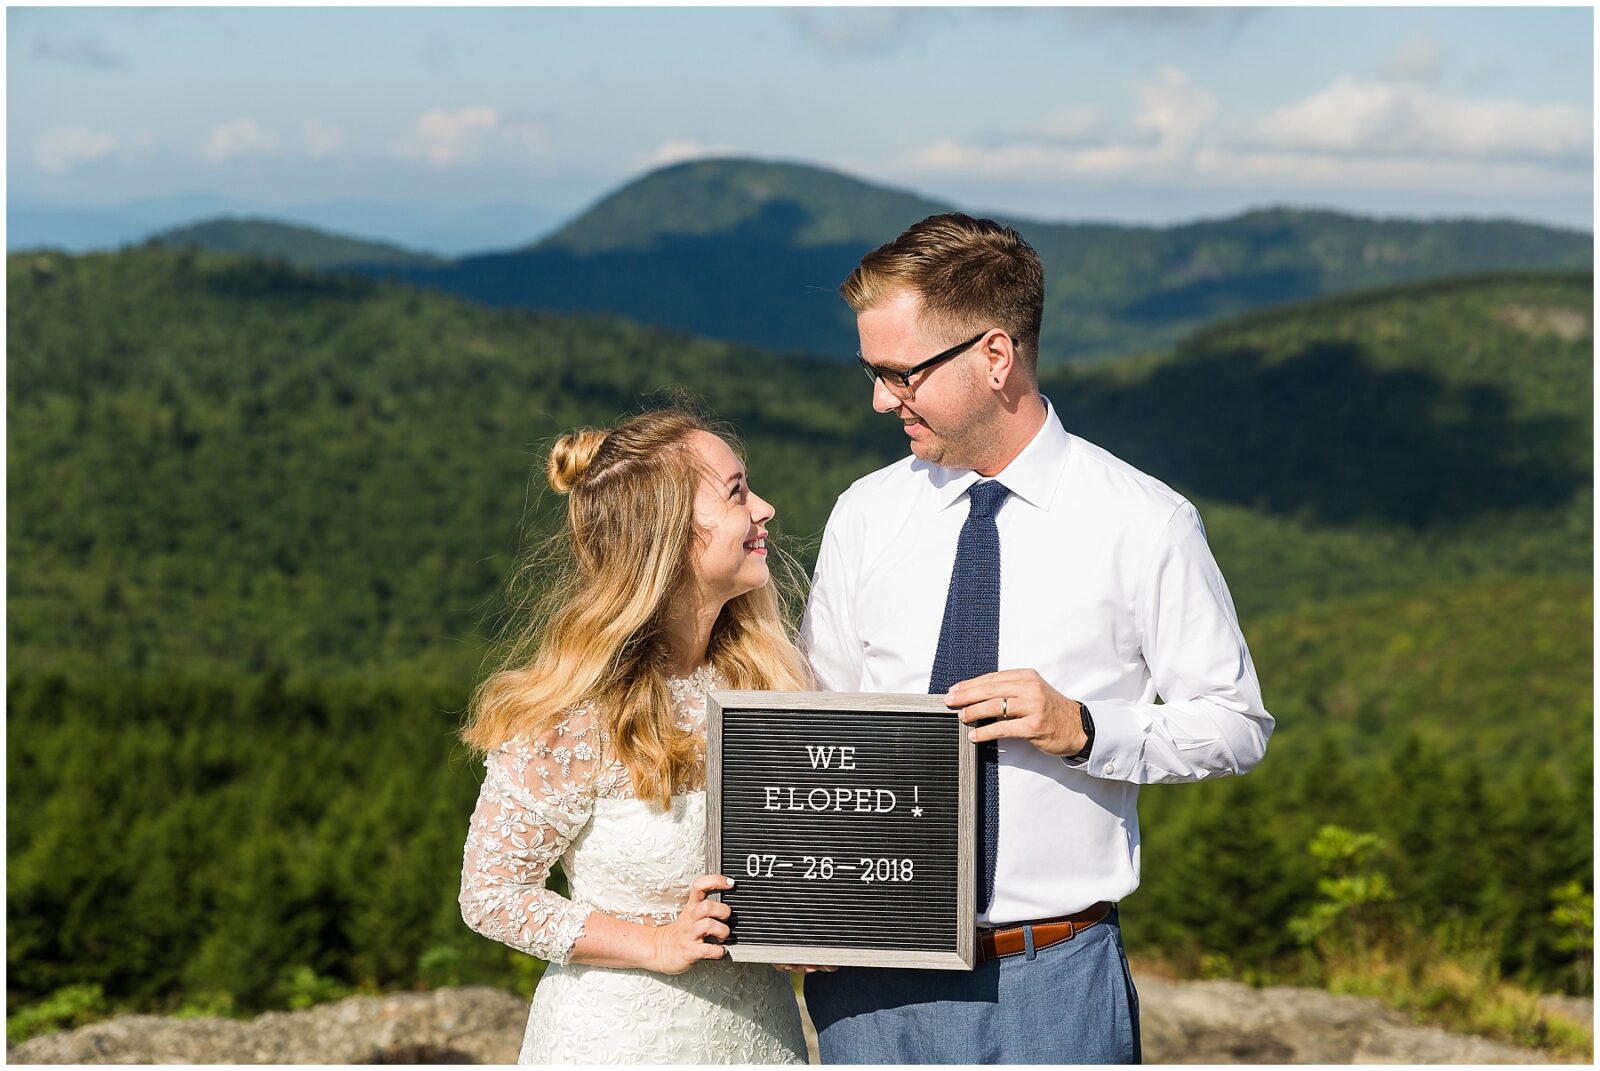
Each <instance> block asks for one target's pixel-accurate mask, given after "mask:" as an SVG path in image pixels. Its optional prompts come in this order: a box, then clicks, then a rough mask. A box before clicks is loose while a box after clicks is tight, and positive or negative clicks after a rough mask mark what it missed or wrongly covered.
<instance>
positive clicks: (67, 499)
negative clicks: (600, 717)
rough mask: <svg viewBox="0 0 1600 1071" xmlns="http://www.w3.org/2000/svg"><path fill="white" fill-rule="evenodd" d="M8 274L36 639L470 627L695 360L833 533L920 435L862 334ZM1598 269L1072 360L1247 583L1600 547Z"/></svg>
mask: <svg viewBox="0 0 1600 1071" xmlns="http://www.w3.org/2000/svg"><path fill="white" fill-rule="evenodd" d="M8 285H9V295H10V299H11V301H10V307H11V310H12V314H11V318H10V325H9V339H8V343H9V353H10V361H9V386H10V391H9V397H8V405H9V410H8V418H9V427H10V441H9V452H8V472H9V479H10V502H11V506H12V509H11V511H10V519H9V521H8V535H9V546H10V577H11V581H10V607H9V609H10V615H9V618H10V634H9V642H10V647H11V651H12V653H13V656H14V657H15V656H17V655H25V656H26V657H27V658H28V659H29V660H30V661H31V660H39V661H41V662H45V663H52V664H53V663H55V662H57V661H60V660H62V659H72V658H76V657H80V656H82V655H83V654H84V653H88V652H92V654H93V657H94V658H95V659H96V660H97V661H98V662H100V663H102V664H111V665H123V666H128V667H140V666H146V667H157V666H168V667H170V666H183V667H188V668H191V669H194V668H199V667H202V666H212V667H232V668H239V667H245V668H252V669H263V668H268V667H272V666H277V665H293V666H298V667H316V666H323V667H333V666H344V665H348V664H352V663H365V662H368V661H371V660H374V659H382V660H393V659H411V658H417V657H423V658H428V659H440V658H445V657H447V656H453V657H456V658H458V659H461V660H463V662H472V657H469V654H470V655H472V656H475V655H476V653H477V652H479V651H480V646H479V645H480V644H481V641H482V639H483V638H484V632H485V629H487V628H488V627H490V626H491V625H492V620H491V616H492V608H493V600H492V598H491V595H492V593H493V591H494V590H495V585H496V583H497V581H498V580H499V578H500V577H502V576H503V575H504V573H505V571H506V568H507V566H508V564H509V562H510V558H511V555H512V554H513V553H514V551H515V548H516V545H517V531H516V526H517V522H518V518H519V516H520V515H521V513H522V511H523V507H524V502H525V501H527V502H529V503H531V505H532V507H533V518H534V519H535V521H538V520H539V519H540V518H544V517H546V516H548V514H549V509H550V508H551V507H552V506H553V505H554V504H556V503H557V502H558V500H555V499H554V496H551V495H549V494H548V493H546V492H543V491H542V480H541V479H539V478H537V476H535V478H534V479H533V481H532V483H531V484H530V480H529V473H530V471H531V470H532V469H533V468H534V467H536V465H537V463H538V461H539V460H540V450H541V448H542V446H543V444H547V443H548V442H549V441H550V440H551V438H552V437H553V436H554V435H555V434H556V433H558V432H559V431H560V430H562V429H563V428H565V427H568V426H571V425H573V424H576V423H580V422H584V421H592V422H604V421H608V420H611V419H614V417H615V416H616V415H617V414H618V413H620V412H623V411H625V410H627V409H629V408H632V407H634V406H635V405H637V404H638V403H639V401H640V399H641V398H642V397H643V396H644V395H645V394H646V393H648V392H650V391H653V390H656V389H658V388H662V387H664V386H667V385H670V384H685V385H687V386H689V387H690V388H692V389H693V390H694V391H696V392H698V393H699V394H700V395H701V396H702V397H703V398H705V400H706V401H707V402H708V403H709V404H710V406H711V407H712V408H713V409H714V410H716V411H717V412H719V413H720V414H722V415H723V416H725V417H726V418H728V419H730V420H733V421H734V422H735V423H736V424H737V425H738V427H739V428H740V430H741V431H742V432H743V434H744V435H745V437H746V438H747V440H748V442H749V445H750V450H751V454H752V464H753V473H754V476H755V480H756V486H757V487H758V489H759V488H763V487H764V488H765V489H766V490H767V491H770V492H772V497H773V499H774V500H775V501H776V502H777V504H778V507H779V510H780V516H779V522H780V525H781V531H784V532H787V533H788V534H789V535H790V537H791V546H792V547H793V548H794V549H795V550H796V551H798V553H799V554H800V556H801V557H802V558H803V559H805V560H809V552H808V545H807V542H806V541H807V540H810V539H814V537H815V536H816V535H817V534H818V533H819V531H820V529H821V525H822V522H823V521H824V520H825V518H826V515H827V511H828V509H829V508H830V507H831V504H832V499H833V496H834V495H835V494H836V493H837V492H838V490H840V489H842V488H843V487H844V486H845V485H846V484H848V482H849V481H850V480H851V479H853V478H854V477H855V476H857V475H860V474H862V473H864V472H866V471H868V470H869V469H871V468H873V467H876V466H877V465H879V464H882V463H884V462H886V461H888V460H889V459H891V458H893V457H894V456H896V455H897V454H898V452H899V451H900V450H901V449H902V446H901V444H900V440H899V437H898V436H897V434H896V432H895V429H894V428H893V426H892V423H891V422H890V421H888V420H886V419H885V418H882V417H880V416H877V415H876V414H873V413H872V412H871V410H870V408H869V405H868V394H867V391H866V385H865V383H864V382H863V381H862V380H861V377H860V374H859V373H858V372H857V371H855V370H854V369H851V368H847V367H841V366H839V365H836V364H831V363H827V362H810V361H803V360H801V361H778V360H774V359H773V358H772V357H771V356H770V355H769V354H764V353H761V352H760V351H755V350H750V349H744V348H740V347H737V346H733V345H729V344H725V343H717V342H710V341H706V340H701V339H693V338H689V337H685V336H681V335H671V334H665V333H662V332H658V331H653V330H650V329H646V328H641V327H638V326H635V325H630V324H627V323H625V322H622V321H617V320H598V319H573V318H567V317H556V316H539V315H533V314H524V313H496V312H491V311H488V310H483V309H480V308H476V307H474V306H472V305H469V304H466V303H463V302H459V301H454V300H451V299H447V298H443V297H439V296H436V295H431V294H426V293H418V292H413V291H409V290H405V289H402V288H399V287H394V286H382V285H375V284H372V283H367V282H362V281H359V280H351V279H339V278H335V277H330V276H323V275H317V274H312V273H305V272H298V271H295V270H293V269H289V268H285V267H274V266H271V265H268V264H264V263H260V262H254V261H249V260H239V259H229V258H216V257H210V256H206V255H201V254H194V253H179V252H162V251H155V250H140V251H131V252H127V253H122V254H115V255H97V256H88V257H77V258H73V257H64V256H59V255H36V256H13V257H12V258H11V260H10V264H9V280H8ZM1587 286H1588V283H1587V281H1586V279H1585V278H1527V279H1516V278H1512V279H1499V280H1494V279H1491V280H1482V281H1478V282H1472V283H1466V284H1461V285H1459V286H1457V285H1451V286H1432V287H1423V288H1415V289H1409V290H1403V291H1400V292H1397V293H1395V294H1392V295H1389V296H1387V297H1384V296H1381V295H1380V296H1374V297H1371V298H1367V299H1362V300H1360V301H1354V300H1353V301H1350V302H1347V303H1337V302H1336V303H1332V304H1321V305H1315V306H1310V307H1308V308H1306V309H1305V310H1302V311H1301V312H1298V313H1294V314H1285V315H1284V316H1283V317H1281V318H1277V319H1267V320H1264V321H1262V322H1261V323H1259V324H1256V325H1251V324H1249V323H1245V324H1241V325H1239V326H1238V327H1234V328H1227V329H1219V330H1218V331H1215V332H1211V333H1208V334H1206V335H1203V336H1201V337H1200V338H1198V339H1196V340H1195V341H1193V342H1192V343H1190V344H1189V345H1187V346H1186V347H1185V348H1183V349H1181V350H1180V351H1179V352H1178V353H1176V354H1175V355H1173V356H1172V357H1170V358H1167V359H1164V360H1162V361H1156V362H1147V363H1144V364H1141V365H1135V366H1129V367H1127V368H1120V367H1114V368H1110V369H1106V370H1103V371H1095V372H1092V373H1070V374H1067V375H1066V376H1064V377H1063V376H1055V377H1050V378H1048V379H1047V382H1046V391H1047V393H1048V394H1050V396H1051V397H1052V399H1053V400H1054V401H1055V403H1056V405H1057V407H1058V408H1059V409H1060V411H1061V413H1062V416H1063V418H1064V420H1065V421H1066V423H1067V424H1068V426H1069V427H1071V428H1072V429H1073V430H1075V431H1077V432H1079V433H1080V434H1083V435H1085V436H1086V437H1088V438H1089V439H1091V440H1093V441H1095V442H1098V443H1100V444H1101V445H1103V446H1106V447H1107V448H1108V449H1111V450H1112V451H1114V452H1116V453H1118V454H1120V455H1122V456H1124V457H1127V458H1128V459H1129V460H1130V461H1132V462H1133V463H1135V464H1138V465H1140V466H1142V467H1144V468H1146V469H1147V470H1148V471H1150V472H1153V473H1156V474H1158V475H1160V476H1162V477H1163V478H1164V479H1166V480H1167V481H1168V482H1170V483H1172V484H1173V485H1174V486H1176V487H1178V488H1179V489H1180V490H1182V491H1183V492H1184V493H1186V494H1189V495H1190V496H1192V497H1194V498H1195V499H1196V501H1197V502H1199V503H1200V504H1201V506H1202V508H1203V509H1204V510H1205V514H1206V517H1207V523H1208V526H1209V528H1210V532H1211V538H1212V542H1213V545H1214V546H1215V547H1216V550H1217V554H1218V557H1219V559H1221V560H1222V562H1223V564H1224V566H1225V567H1226V570H1227V575H1228V577H1229V580H1230V583H1231V584H1232V586H1233V589H1234V593H1235V597H1236V599H1237V601H1238V603H1239V605H1240V607H1241V610H1242V611H1243V612H1244V613H1246V614H1247V615H1248V614H1253V613H1256V612H1258V611H1262V610H1269V609H1272V608H1275V607H1277V608H1284V607H1287V608H1292V607H1293V606H1295V605H1296V604H1298V603H1301V602H1305V601H1307V600H1311V599H1318V598H1322V597H1325V596H1329V595H1340V594H1356V593H1360V592H1363V591H1371V590H1389V589H1394V588H1396V587H1404V586H1407V585H1410V584H1415V583H1421V582H1429V581H1432V580H1438V579H1443V578H1448V577H1451V576H1457V575H1470V574H1479V573H1490V574H1508V573H1509V574H1525V573H1548V572H1551V571H1558V572H1572V571H1581V570H1586V569H1587V567H1588V557H1589V547H1590V534H1589V533H1590V522H1589V507H1588V505H1587V503H1588V502H1589V501H1590V497H1589V492H1588V486H1589V463H1588V456H1589V443H1590V433H1589V424H1588V419H1587V415H1586V409H1587V401H1588V397H1589V393H1588V382H1589V375H1590V372H1589V365H1588V356H1587V354H1588V350H1587V341H1586V339H1587V334H1583V335H1581V336H1572V332H1573V331H1575V330H1576V331H1582V332H1587V326H1586V324H1587V321H1586V319H1584V316H1585V315H1586V305H1585V302H1586V300H1587V298H1586V294H1587ZM1530 317H1531V319H1530ZM1547 323H1556V324H1559V325H1563V326H1562V329H1563V330H1565V331H1567V332H1568V335H1569V337H1565V338H1563V337H1562V336H1561V335H1551V334H1548V333H1547V332H1545V330H1544V327H1542V326H1540V325H1543V324H1547ZM1530 325H1531V326H1530ZM796 537H797V538H796ZM474 664H475V663H474Z"/></svg>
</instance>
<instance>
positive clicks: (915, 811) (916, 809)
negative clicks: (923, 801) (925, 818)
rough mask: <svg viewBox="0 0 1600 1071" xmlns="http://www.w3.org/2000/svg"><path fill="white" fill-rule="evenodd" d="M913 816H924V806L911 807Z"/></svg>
mask: <svg viewBox="0 0 1600 1071" xmlns="http://www.w3.org/2000/svg"><path fill="white" fill-rule="evenodd" d="M911 817H912V818H921V817H922V808H921V807H913V808H911Z"/></svg>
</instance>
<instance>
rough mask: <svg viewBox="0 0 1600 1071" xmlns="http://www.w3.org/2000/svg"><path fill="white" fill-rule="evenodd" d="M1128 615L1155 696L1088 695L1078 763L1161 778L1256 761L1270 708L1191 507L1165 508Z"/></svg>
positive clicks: (1218, 771)
mask: <svg viewBox="0 0 1600 1071" xmlns="http://www.w3.org/2000/svg"><path fill="white" fill-rule="evenodd" d="M1135 614H1136V620H1137V621H1138V623H1139V629H1140V637H1141V647H1142V651H1143V655H1144V660H1145V664H1146V665H1147V666H1148V667H1149V669H1150V675H1151V680H1152V682H1153V683H1154V685H1155V689H1156V694H1157V695H1159V696H1160V697H1161V700H1162V701H1161V702H1160V703H1154V702H1152V703H1141V702H1128V701H1119V700H1113V699H1093V698H1091V699H1088V700H1087V702H1088V705H1089V710H1090V712H1091V713H1092V715H1093V716H1094V725H1095V741H1094V747H1093V748H1092V749H1091V752H1090V755H1089V758H1088V761H1087V762H1085V763H1083V764H1082V766H1081V769H1083V770H1084V772H1086V773H1089V774H1092V775H1093V776H1095V777H1103V778H1108V779H1112V780H1124V781H1132V782H1135V783H1140V784H1164V783H1172V782H1181V781H1200V780H1204V779H1205V778H1208V777H1217V776H1222V775H1226V774H1242V773H1244V772H1246V771H1247V770H1249V769H1250V768H1251V767H1253V766H1255V764H1256V763H1257V762H1259V761H1260V760H1261V757H1262V755H1263V754H1265V752H1266V747H1267V739H1268V738H1269V737H1270V736H1271V735H1272V728H1273V720H1272V715H1270V714H1268V713H1267V710H1266V707H1265V705H1264V704H1263V702H1262V698H1261V685H1260V683H1259V682H1258V681H1257V679H1256V670H1255V666H1254V664H1253V663H1252V662H1251V660H1250V650H1249V648H1248V647H1247V646H1246V645H1245V640H1244V633H1243V632H1242V631H1241V630H1240V628H1239V619H1238V616H1237V614H1236V613H1235V612H1234V608H1233V599H1232V597H1231V596H1230V595H1229V594H1228V586H1227V584H1226V582H1225V581H1224V580H1223V579H1222V571H1221V570H1220V569H1218V568H1217V563H1216V560H1215V559H1214V558H1213V557H1212V555H1211V548H1210V547H1209V546H1207V545H1206V537H1205V528H1204V526H1203V525H1202V524H1201V521H1200V514H1199V512H1198V511H1196V510H1195V508H1194V506H1192V505H1190V504H1189V503H1188V502H1183V503H1181V504H1180V505H1179V506H1178V507H1177V508H1176V509H1175V510H1174V511H1173V513H1172V515H1171V517H1170V518H1169V519H1168V521H1167V524H1166V527H1165V529H1164V530H1163V532H1162V534H1161V537H1160V539H1159V540H1158V542H1157V544H1156V546H1155V549H1154V552H1153V554H1152V556H1151V562H1150V566H1149V568H1148V569H1147V570H1146V571H1145V572H1144V574H1143V575H1142V576H1141V577H1140V581H1139V586H1138V588H1137V589H1136V593H1135Z"/></svg>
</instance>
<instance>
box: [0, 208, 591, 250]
mask: <svg viewBox="0 0 1600 1071" xmlns="http://www.w3.org/2000/svg"><path fill="white" fill-rule="evenodd" d="M222 216H232V217H252V218H270V219H272V220H275V221H277V222H281V223H285V224H289V225H293V226H299V227H307V228H312V229H315V230H323V231H329V232H332V233H335V234H354V235H361V236H362V237H363V238H365V239H367V240H370V241H373V242H377V243H379V244H387V245H398V246H402V247H404V248H407V249H415V250H419V251H423V252H428V253H434V254H439V255H443V256H460V255H462V254H465V253H478V252H482V251H484V250H486V249H504V248H510V247H513V246H518V245H523V244H526V243H527V242H530V241H535V240H537V239H538V238H539V237H541V236H542V235H544V234H546V233H548V232H549V231H551V230H552V229H553V228H555V227H556V226H557V225H558V224H559V223H561V221H562V217H561V216H560V215H559V214H557V213H555V212H551V211H550V210H548V209H544V208H541V207H539V206H537V205H533V204H527V203H522V202H511V201H484V202H470V203H465V204H462V205H459V206H458V205H439V204H433V203H425V202H406V201H381V200H380V201H362V200H354V199H340V200H328V201H316V202H310V203H306V204H295V205H281V204H272V203H269V202H262V201H248V200H238V199H231V198H225V197H218V196H214V195H210V194H193V195H184V196H174V197H162V198H151V199H147V200H138V201H128V202H125V203H122V204H116V205H105V206H96V205H72V204H64V203H58V202H52V201H46V200H42V199H37V198H29V197H12V198H11V199H10V201H9V203H8V204H7V206H6V248H7V249H8V250H14V249H38V248H42V247H50V248H54V249H64V250H66V251H68V252H74V253H82V252H89V251H92V250H98V249H116V248H119V247H121V246H126V245H136V244H138V243H140V242H143V241H145V240H146V239H147V238H150V237H152V236H153V235H156V234H158V233H160V232H163V231H168V230H172V229H174V228H176V227H181V226H186V225H189V224H194V223H197V222H201V221H205V220H211V219H216V218H218V217H222Z"/></svg>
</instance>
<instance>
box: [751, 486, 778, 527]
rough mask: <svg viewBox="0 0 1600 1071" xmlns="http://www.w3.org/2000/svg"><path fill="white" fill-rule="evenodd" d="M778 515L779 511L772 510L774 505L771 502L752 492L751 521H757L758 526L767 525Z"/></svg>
mask: <svg viewBox="0 0 1600 1071" xmlns="http://www.w3.org/2000/svg"><path fill="white" fill-rule="evenodd" d="M777 515H778V511H777V510H775V509H773V508H772V503H771V502H768V501H767V500H766V499H764V498H762V497H761V496H760V495H758V494H756V493H754V492H751V494H750V519H751V520H753V521H755V522H756V523H757V524H766V523H767V522H768V521H770V520H772V518H774V517H776V516H777Z"/></svg>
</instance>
